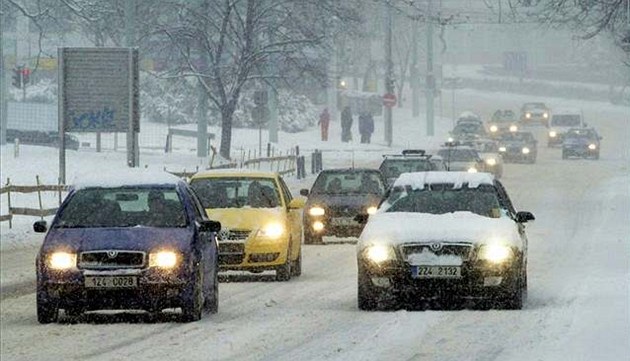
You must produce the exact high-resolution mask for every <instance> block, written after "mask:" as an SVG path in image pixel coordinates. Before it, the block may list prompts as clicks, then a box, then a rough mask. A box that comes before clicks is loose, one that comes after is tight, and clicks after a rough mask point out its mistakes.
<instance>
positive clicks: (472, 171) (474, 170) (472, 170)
mask: <svg viewBox="0 0 630 361" xmlns="http://www.w3.org/2000/svg"><path fill="white" fill-rule="evenodd" d="M468 173H477V168H475V167H470V168H468Z"/></svg>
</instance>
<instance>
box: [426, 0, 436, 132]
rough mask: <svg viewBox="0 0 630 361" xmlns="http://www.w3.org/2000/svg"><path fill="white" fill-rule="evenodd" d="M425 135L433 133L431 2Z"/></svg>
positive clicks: (428, 24) (429, 6) (429, 7)
mask: <svg viewBox="0 0 630 361" xmlns="http://www.w3.org/2000/svg"><path fill="white" fill-rule="evenodd" d="M427 8H428V9H427V79H426V88H427V89H426V94H427V135H428V136H433V135H434V133H435V126H434V111H433V100H434V99H433V94H434V91H435V75H434V74H433V19H432V17H433V0H428V6H427Z"/></svg>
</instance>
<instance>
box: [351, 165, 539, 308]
mask: <svg viewBox="0 0 630 361" xmlns="http://www.w3.org/2000/svg"><path fill="white" fill-rule="evenodd" d="M533 219H534V216H533V215H532V214H531V213H530V212H516V210H515V209H514V207H513V206H512V203H511V201H510V199H509V197H508V195H507V193H506V191H505V189H504V187H503V186H502V185H501V183H500V182H499V181H498V180H496V179H494V177H493V176H492V175H491V174H488V173H467V172H418V173H404V174H401V175H400V177H399V178H398V179H397V180H396V182H395V183H394V186H393V187H392V188H391V189H390V190H389V191H388V194H387V195H386V198H385V200H384V202H383V203H382V204H381V206H380V208H379V210H378V211H377V212H376V213H375V214H372V215H370V216H369V219H368V221H367V224H366V226H365V228H364V229H363V232H362V233H361V236H360V238H359V242H358V244H357V261H358V306H359V308H360V309H362V310H373V309H383V308H390V307H396V305H398V304H400V303H407V304H413V303H419V302H424V301H426V300H438V301H440V302H441V303H442V304H444V305H447V304H451V303H453V302H455V301H460V300H462V299H473V300H480V301H483V302H485V303H484V305H491V306H496V307H500V308H508V309H520V308H521V307H522V305H523V300H524V297H525V296H526V292H527V237H526V235H525V227H524V223H526V222H527V221H530V220H533ZM486 301H489V302H486Z"/></svg>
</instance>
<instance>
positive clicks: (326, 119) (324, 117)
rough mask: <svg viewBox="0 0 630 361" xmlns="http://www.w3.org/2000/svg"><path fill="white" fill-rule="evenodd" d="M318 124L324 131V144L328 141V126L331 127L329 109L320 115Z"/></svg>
mask: <svg viewBox="0 0 630 361" xmlns="http://www.w3.org/2000/svg"><path fill="white" fill-rule="evenodd" d="M317 124H319V126H320V128H321V131H322V140H323V141H324V142H326V141H328V126H329V125H330V113H329V112H328V108H325V109H324V111H323V112H322V113H321V114H320V115H319V121H318V122H317Z"/></svg>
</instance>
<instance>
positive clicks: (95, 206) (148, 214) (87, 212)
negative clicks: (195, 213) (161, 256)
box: [53, 187, 187, 228]
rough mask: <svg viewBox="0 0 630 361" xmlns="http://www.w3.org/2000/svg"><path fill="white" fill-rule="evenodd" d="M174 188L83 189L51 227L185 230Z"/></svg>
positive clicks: (69, 201) (71, 198)
mask: <svg viewBox="0 0 630 361" xmlns="http://www.w3.org/2000/svg"><path fill="white" fill-rule="evenodd" d="M186 225H187V220H186V214H185V212H184V205H183V203H182V201H181V199H180V197H179V195H178V194H177V191H176V189H175V188H127V187H122V188H85V189H80V190H78V191H76V192H75V193H74V194H73V195H72V196H71V197H70V198H69V199H68V202H67V204H66V205H65V207H63V208H62V210H61V213H60V214H59V217H58V218H57V221H56V223H55V224H54V225H53V227H57V228H99V227H135V226H150V227H185V226H186Z"/></svg>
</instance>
